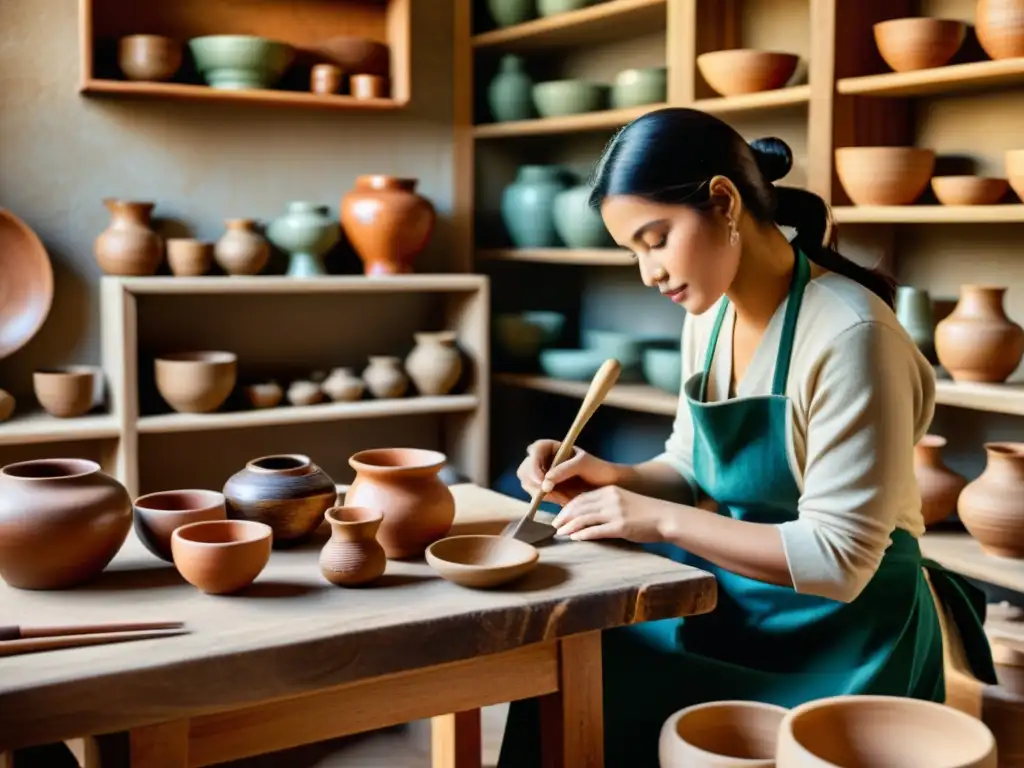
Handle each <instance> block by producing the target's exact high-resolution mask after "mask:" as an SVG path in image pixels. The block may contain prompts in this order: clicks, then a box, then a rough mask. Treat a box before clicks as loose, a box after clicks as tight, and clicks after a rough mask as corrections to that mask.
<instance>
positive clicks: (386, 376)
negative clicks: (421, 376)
mask: <svg viewBox="0 0 1024 768" xmlns="http://www.w3.org/2000/svg"><path fill="white" fill-rule="evenodd" d="M363 381H365V382H366V386H367V388H368V389H369V390H370V394H371V395H373V396H374V397H377V398H390V397H401V396H402V395H404V394H405V393H406V390H408V389H409V377H408V376H406V374H405V371H403V370H402V361H401V360H400V359H399V358H397V357H394V356H391V355H371V356H370V364H369V365H368V366H366V369H365V370H364V371H363Z"/></svg>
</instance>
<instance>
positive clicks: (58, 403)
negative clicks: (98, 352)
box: [32, 365, 103, 419]
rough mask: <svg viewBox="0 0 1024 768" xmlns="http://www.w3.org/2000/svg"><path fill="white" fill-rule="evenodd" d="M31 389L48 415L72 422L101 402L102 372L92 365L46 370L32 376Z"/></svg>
mask: <svg viewBox="0 0 1024 768" xmlns="http://www.w3.org/2000/svg"><path fill="white" fill-rule="evenodd" d="M32 387H33V389H34V390H35V395H36V400H38V401H39V404H40V405H41V406H42V407H43V410H45V411H46V412H47V413H48V414H50V415H51V416H56V417H57V418H61V419H73V418H75V417H77V416H83V415H85V414H86V413H88V412H89V411H91V410H92V409H93V408H95V407H96V406H98V405H100V404H101V403H102V402H103V371H102V370H101V369H100V368H98V367H96V366H92V365H69V366H65V367H63V368H46V369H43V370H41V371H36V372H35V373H33V374H32Z"/></svg>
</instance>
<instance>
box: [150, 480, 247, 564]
mask: <svg viewBox="0 0 1024 768" xmlns="http://www.w3.org/2000/svg"><path fill="white" fill-rule="evenodd" d="M226 518H227V514H226V512H225V509H224V494H222V493H219V492H218V491H204V490H185V491H158V492H157V493H147V494H146V495H145V496H140V497H139V498H137V499H136V500H135V515H134V519H135V535H136V536H138V537H139V541H141V542H142V543H143V545H145V547H146V549H148V550H149V551H150V552H152V553H153V554H154V555H156V556H157V557H159V558H160V559H161V560H166V561H167V562H169V563H170V562H173V560H174V558H173V556H172V555H171V534H172V533H174V530H175V529H176V528H180V527H181V526H183V525H188V524H190V523H201V522H206V521H208V520H225V519H226Z"/></svg>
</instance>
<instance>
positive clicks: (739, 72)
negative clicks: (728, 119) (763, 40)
mask: <svg viewBox="0 0 1024 768" xmlns="http://www.w3.org/2000/svg"><path fill="white" fill-rule="evenodd" d="M799 63H800V57H799V56H797V55H796V54H793V53H782V52H779V51H757V50H753V49H750V48H735V49H733V50H727V51H710V52H709V53H702V54H701V55H700V56H698V57H697V68H698V69H699V70H700V73H701V75H703V76H704V80H706V81H707V84H708V85H710V86H711V87H712V88H713V89H715V90H716V91H717V92H718V93H720V94H722V95H723V96H738V95H739V94H742V93H759V92H761V91H774V90H775V89H777V88H782V87H783V86H784V85H785V84H786V83H788V82H789V80H790V78H792V77H793V73H794V72H796V67H797V65H798V64H799Z"/></svg>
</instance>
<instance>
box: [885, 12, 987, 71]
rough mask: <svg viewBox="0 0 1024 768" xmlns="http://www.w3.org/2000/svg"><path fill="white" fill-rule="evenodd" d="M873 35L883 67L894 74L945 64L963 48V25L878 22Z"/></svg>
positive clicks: (908, 20)
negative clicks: (887, 66)
mask: <svg viewBox="0 0 1024 768" xmlns="http://www.w3.org/2000/svg"><path fill="white" fill-rule="evenodd" d="M873 31H874V34H875V45H877V46H878V52H879V53H880V54H881V55H882V58H883V59H885V63H886V64H888V65H889V66H890V67H892V68H893V71H895V72H911V71H913V70H915V69H931V68H932V67H941V66H944V65H946V64H948V63H949V60H950V59H952V58H953V56H955V55H956V52H957V51H959V50H960V46H961V45H963V42H964V37H965V36H966V34H967V25H966V24H964V23H963V22H962V21H957V20H956V19H933V18H928V17H924V16H920V17H911V18H905V19H889V20H887V21H880V22H878V23H877V24H875V25H874V27H873Z"/></svg>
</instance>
